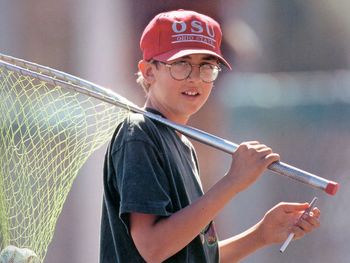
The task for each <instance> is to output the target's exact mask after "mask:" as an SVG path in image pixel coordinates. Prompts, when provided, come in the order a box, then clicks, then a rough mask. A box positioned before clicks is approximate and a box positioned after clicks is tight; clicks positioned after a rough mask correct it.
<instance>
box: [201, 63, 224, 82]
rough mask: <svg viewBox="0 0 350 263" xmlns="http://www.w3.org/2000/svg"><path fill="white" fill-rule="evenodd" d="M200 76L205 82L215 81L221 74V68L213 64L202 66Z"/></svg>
mask: <svg viewBox="0 0 350 263" xmlns="http://www.w3.org/2000/svg"><path fill="white" fill-rule="evenodd" d="M199 69H200V77H201V79H202V80H203V81H204V82H213V81H214V80H216V78H217V77H218V75H219V71H220V68H219V67H218V66H215V65H212V64H203V65H201V66H200V68H199Z"/></svg>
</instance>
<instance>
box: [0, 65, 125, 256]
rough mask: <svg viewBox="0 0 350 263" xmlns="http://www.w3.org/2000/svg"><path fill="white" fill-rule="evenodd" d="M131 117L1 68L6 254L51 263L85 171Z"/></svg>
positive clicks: (1, 206) (0, 167) (1, 205)
mask: <svg viewBox="0 0 350 263" xmlns="http://www.w3.org/2000/svg"><path fill="white" fill-rule="evenodd" d="M126 114H127V111H125V110H123V109H121V108H119V107H116V106H113V105H110V104H108V103H105V102H102V101H100V100H97V99H94V98H92V97H89V96H87V95H84V94H79V93H77V92H74V91H72V90H69V89H67V88H62V87H60V86H54V85H52V84H49V83H47V82H45V81H41V80H38V79H36V78H33V77H28V76H24V75H22V74H19V73H16V72H14V71H11V70H8V69H6V68H4V67H1V66H0V251H1V250H2V249H3V248H4V247H6V246H8V245H14V246H16V247H20V248H23V247H25V248H29V249H31V250H33V251H34V252H35V253H36V254H37V255H38V256H39V257H40V259H41V260H42V261H43V260H44V257H45V254H46V250H47V247H48V245H49V243H50V241H51V239H52V237H53V233H54V229H55V225H56V221H57V218H58V216H59V214H60V212H61V210H62V206H63V204H64V201H65V199H66V197H67V194H68V192H69V190H70V188H71V185H72V183H73V180H74V178H75V177H76V175H77V173H78V170H79V169H80V168H81V166H82V165H83V164H84V162H85V161H86V159H87V158H88V157H89V155H91V153H92V152H93V151H94V150H96V149H97V148H98V147H100V146H101V145H103V144H104V143H106V142H107V141H108V140H109V139H110V137H111V135H112V133H113V131H114V129H115V127H116V125H117V124H118V123H119V122H120V121H121V120H122V119H123V118H124V117H125V115H126Z"/></svg>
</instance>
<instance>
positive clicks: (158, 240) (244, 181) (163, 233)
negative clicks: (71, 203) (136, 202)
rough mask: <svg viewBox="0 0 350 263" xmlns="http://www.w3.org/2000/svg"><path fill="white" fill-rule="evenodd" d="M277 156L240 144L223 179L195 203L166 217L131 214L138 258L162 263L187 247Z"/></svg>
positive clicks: (260, 147) (257, 146)
mask: <svg viewBox="0 0 350 263" xmlns="http://www.w3.org/2000/svg"><path fill="white" fill-rule="evenodd" d="M278 159H279V156H278V155H277V154H274V153H272V150H271V149H270V148H268V147H266V146H265V145H262V144H259V143H258V142H247V143H243V144H241V145H240V146H239V147H238V149H237V151H236V152H235V153H233V160H234V161H233V162H232V165H231V168H230V170H229V172H228V173H227V175H226V176H224V177H223V178H222V179H221V180H220V181H219V182H217V183H216V184H215V185H214V186H213V187H212V188H211V189H209V191H208V192H207V193H205V194H204V195H203V196H202V197H201V198H199V199H198V200H197V201H196V202H194V203H192V204H190V205H189V206H187V207H185V208H184V209H181V210H180V211H178V212H176V213H174V214H172V215H171V216H169V217H166V218H160V217H157V216H156V215H147V214H140V213H131V214H130V233H131V236H132V238H133V241H134V243H135V245H136V248H137V249H138V251H139V253H140V254H141V256H142V257H143V258H144V259H145V260H146V261H148V262H161V261H164V260H165V259H167V258H168V257H170V256H172V255H174V254H175V253H177V252H178V251H180V250H181V249H183V248H184V247H185V246H186V245H188V244H189V243H190V242H191V241H192V240H193V239H194V238H195V237H196V236H197V235H198V234H199V233H200V231H201V230H202V229H204V228H205V226H206V225H207V224H208V223H209V222H210V221H211V220H213V219H214V218H215V216H217V214H218V213H219V212H220V210H222V208H223V207H224V206H225V205H226V204H227V203H228V202H229V201H230V200H231V199H232V198H233V197H234V196H235V195H236V194H237V193H239V192H241V191H242V190H244V189H245V188H247V187H248V186H249V185H250V184H252V183H253V182H254V181H255V180H256V179H257V178H258V177H259V176H260V175H261V174H262V172H263V171H264V170H265V169H266V167H267V166H268V165H270V164H271V163H272V162H274V161H277V160H278Z"/></svg>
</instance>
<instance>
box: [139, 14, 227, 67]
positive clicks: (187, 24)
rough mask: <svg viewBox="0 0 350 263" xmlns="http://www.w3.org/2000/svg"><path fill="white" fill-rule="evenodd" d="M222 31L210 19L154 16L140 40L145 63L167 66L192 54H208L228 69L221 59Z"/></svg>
mask: <svg viewBox="0 0 350 263" xmlns="http://www.w3.org/2000/svg"><path fill="white" fill-rule="evenodd" d="M221 39H222V31H221V28H220V25H219V23H218V22H216V21H215V20H214V19H212V18H211V17H209V16H206V15H203V14H200V13H197V12H194V11H190V10H182V9H180V10H176V11H170V12H165V13H160V14H158V15H156V16H155V17H154V18H153V19H152V20H151V21H150V23H149V24H148V25H147V26H146V28H145V30H144V31H143V33H142V36H141V40H140V47H141V50H142V52H143V59H144V60H151V59H154V60H158V61H161V62H168V61H171V60H174V59H177V58H180V57H183V56H187V55H191V54H209V55H213V56H215V57H217V58H218V59H219V60H220V62H222V63H223V64H224V65H225V66H227V67H228V68H229V69H231V66H230V64H229V63H228V62H227V61H226V60H225V59H224V58H223V57H222V54H221V50H220V45H221Z"/></svg>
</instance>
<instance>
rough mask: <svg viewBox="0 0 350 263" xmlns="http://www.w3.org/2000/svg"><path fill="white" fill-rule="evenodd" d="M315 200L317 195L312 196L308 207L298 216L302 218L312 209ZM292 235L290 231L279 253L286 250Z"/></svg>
mask: <svg viewBox="0 0 350 263" xmlns="http://www.w3.org/2000/svg"><path fill="white" fill-rule="evenodd" d="M316 201H317V197H314V199H312V201H311V203H310V206H309V208H308V209H306V210H305V211H304V213H303V214H302V215H301V217H300V218H303V217H304V216H305V215H308V214H309V213H310V212H311V211H312V209H313V208H314V206H315V204H316ZM293 237H294V233H290V234H289V236H288V237H287V239H286V241H284V243H283V245H282V246H281V248H280V252H281V253H283V252H284V251H285V250H286V248H287V247H288V245H289V243H290V241H292V239H293Z"/></svg>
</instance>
